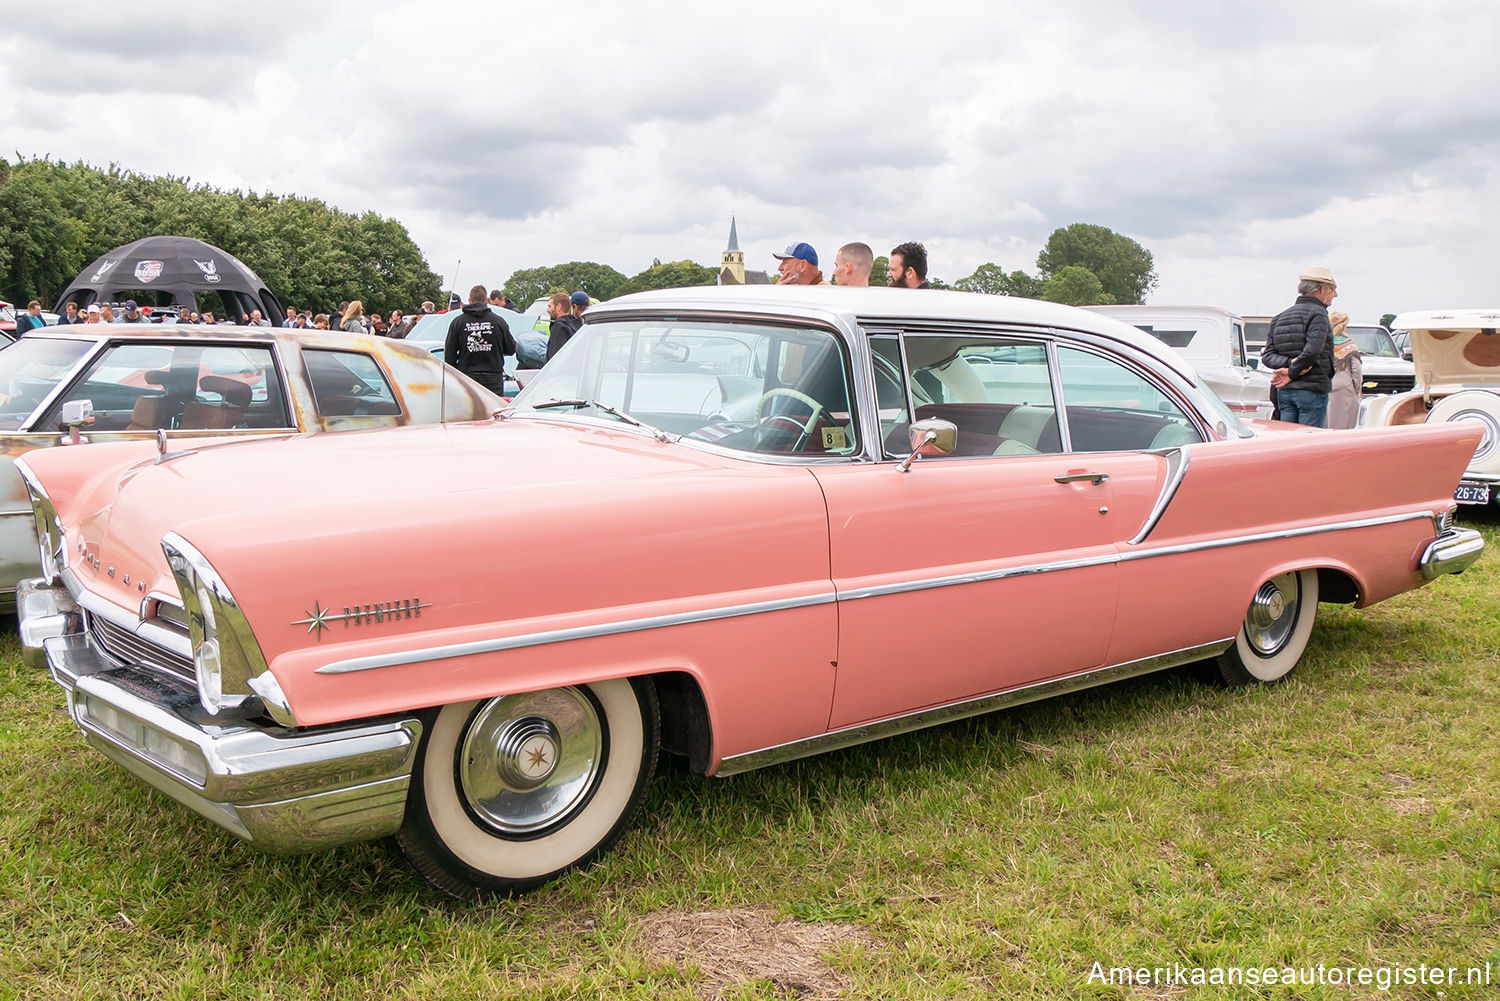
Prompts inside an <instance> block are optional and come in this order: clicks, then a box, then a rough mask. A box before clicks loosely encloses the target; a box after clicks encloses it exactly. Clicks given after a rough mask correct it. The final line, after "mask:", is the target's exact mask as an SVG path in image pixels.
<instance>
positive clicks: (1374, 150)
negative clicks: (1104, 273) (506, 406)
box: [0, 0, 1500, 322]
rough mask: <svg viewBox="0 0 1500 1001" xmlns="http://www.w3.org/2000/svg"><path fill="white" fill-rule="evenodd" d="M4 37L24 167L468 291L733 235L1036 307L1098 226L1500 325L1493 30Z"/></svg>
mask: <svg viewBox="0 0 1500 1001" xmlns="http://www.w3.org/2000/svg"><path fill="white" fill-rule="evenodd" d="M3 9H4V10H5V17H4V18H3V19H0V155H4V156H5V157H6V158H8V159H14V158H15V157H16V155H17V154H19V155H21V156H27V157H31V156H50V157H52V158H53V159H58V160H63V161H66V162H73V161H76V160H83V161H85V162H87V163H90V164H94V165H97V166H107V165H108V164H110V163H117V164H119V165H120V166H122V167H124V168H126V169H129V170H132V171H135V172H137V173H142V174H171V175H174V176H177V177H185V178H189V179H190V180H191V181H192V182H193V183H202V184H209V185H212V186H214V187H218V188H224V189H232V188H240V189H248V190H253V191H255V192H258V193H263V192H271V193H275V194H283V195H290V194H295V195H301V196H306V197H311V198H318V199H321V200H323V201H325V202H327V203H329V204H332V205H335V206H337V207H339V208H341V209H344V210H346V211H350V212H364V211H367V210H369V211H374V212H376V213H379V214H380V215H383V216H388V217H393V218H395V219H397V220H399V221H401V222H402V223H403V224H405V225H406V227H407V228H408V229H409V230H410V232H411V234H412V236H413V238H414V239H415V240H416V242H417V244H418V245H419V246H420V247H421V248H422V250H423V252H424V253H425V254H426V256H427V259H428V262H429V264H430V265H431V267H432V269H433V270H434V271H436V272H438V273H439V274H440V275H442V276H443V278H444V280H445V282H448V283H452V284H456V285H459V286H460V287H467V286H468V285H470V284H474V283H476V282H482V283H485V284H491V285H496V284H500V283H501V282H503V281H504V279H505V278H506V277H507V276H508V275H509V274H510V273H511V272H512V271H514V270H515V269H517V268H522V267H533V266H537V265H545V264H555V263H559V262H562V261H568V260H594V261H601V262H603V263H606V264H610V265H612V266H614V267H615V268H618V269H619V270H621V271H623V272H625V273H626V274H634V273H635V272H637V271H639V270H640V269H642V268H644V267H646V266H647V265H649V264H650V263H651V260H652V258H661V259H662V260H675V259H681V258H684V257H688V258H691V259H693V260H696V261H698V262H699V263H703V264H710V265H717V264H718V255H719V252H720V251H721V250H723V249H724V245H725V240H726V237H727V235H728V228H729V219H730V216H731V214H733V215H734V216H736V217H737V218H738V226H739V239H740V246H741V248H742V249H743V250H744V251H745V254H746V260H747V264H748V266H750V267H752V268H753V267H763V268H766V269H767V270H770V269H772V268H773V267H774V264H775V262H774V261H773V260H772V258H771V252H772V251H773V250H778V249H780V248H781V247H783V246H784V245H785V244H787V243H788V242H791V241H795V240H807V241H809V242H811V243H812V244H813V245H814V246H815V247H816V248H817V249H818V250H819V251H820V252H821V253H822V255H823V257H824V258H825V261H831V259H832V257H833V251H834V250H835V249H836V248H837V247H838V246H839V245H840V244H842V243H845V242H847V241H850V240H864V241H866V242H868V243H869V244H871V245H872V246H873V247H874V248H875V250H876V253H884V252H885V251H887V250H889V248H890V247H892V246H894V245H895V244H896V243H898V242H901V241H903V240H908V239H919V240H922V241H924V242H925V243H926V244H927V247H928V250H929V254H930V256H931V259H932V273H933V274H935V275H937V276H939V277H942V278H944V279H946V280H948V281H953V280H956V279H958V278H962V277H964V276H965V275H967V274H969V273H970V272H972V271H973V270H974V268H975V267H977V266H978V265H980V264H982V263H985V262H987V261H993V262H996V263H998V264H1000V265H1002V266H1003V267H1004V268H1005V269H1006V270H1008V271H1009V270H1016V269H1022V270H1025V271H1028V272H1035V269H1036V255H1037V251H1038V250H1040V249H1041V247H1042V245H1043V244H1044V243H1045V241H1046V239H1047V236H1048V234H1050V233H1051V232H1052V231H1053V230H1054V229H1056V228H1058V227H1060V226H1066V225H1068V224H1070V223H1074V222H1087V223H1095V224H1099V225H1103V226H1108V227H1110V228H1112V229H1114V230H1116V231H1117V232H1120V233H1123V234H1126V235H1128V236H1130V237H1132V238H1134V239H1135V240H1137V241H1139V242H1140V243H1141V244H1142V245H1144V246H1145V247H1146V248H1147V249H1148V250H1150V251H1151V252H1152V253H1153V254H1154V255H1155V259H1156V268H1157V272H1158V274H1159V276H1160V284H1159V286H1158V288H1157V289H1156V291H1155V292H1154V293H1153V294H1152V296H1151V297H1150V300H1149V301H1151V302H1155V303H1186V302H1193V303H1211V304H1214V305H1221V306H1224V307H1227V308H1230V309H1233V310H1236V311H1238V312H1241V313H1246V314H1254V313H1269V312H1275V311H1277V310H1278V309H1280V308H1282V307H1284V306H1285V305H1287V304H1288V303H1289V302H1290V301H1291V299H1292V297H1293V295H1294V285H1295V280H1296V275H1297V273H1298V272H1299V271H1300V270H1301V269H1302V268H1303V267H1304V266H1306V265H1311V264H1323V265H1326V266H1328V267H1330V268H1332V269H1333V271H1334V273H1335V275H1336V276H1337V277H1338V279H1339V286H1340V292H1341V298H1340V300H1339V302H1338V303H1337V305H1339V306H1341V307H1342V308H1345V309H1347V310H1348V311H1349V312H1350V314H1351V315H1352V316H1353V317H1354V319H1355V320H1356V322H1373V321H1374V320H1376V319H1377V318H1378V317H1379V315H1380V314H1381V313H1383V312H1399V311H1401V310H1405V309H1416V308H1431V307H1444V306H1494V305H1497V304H1500V302H1497V300H1500V287H1497V282H1496V280H1495V277H1494V271H1495V266H1494V260H1495V254H1496V251H1495V250H1494V247H1493V239H1492V237H1493V235H1494V234H1495V233H1496V232H1497V231H1500V94H1497V86H1496V76H1495V54H1496V51H1497V48H1500V14H1497V13H1496V8H1495V7H1494V5H1493V0H1473V2H1468V0H1453V2H1445V0H1434V2H1432V3H1427V4H1416V3H1411V2H1410V0H1400V2H1390V0H1359V2H1351V3H1344V2H1318V0H1300V2H1282V0H1258V2H1254V3H1215V2H1213V0H1192V2H1186V0H1158V2H1154V3H1132V2H1128V0H1052V2H1047V3H1024V4H1023V3H1007V2H1004V0H995V2H990V3H974V4H967V3H944V2H941V0H939V2H934V3H931V4H928V5H920V4H914V3H910V2H908V3H902V4H885V3H882V2H877V0H865V2H863V3H858V4H850V3H840V4H837V5H835V4H827V3H821V2H817V0H802V2H801V3H792V4H759V5H753V4H745V3H736V4H710V3H703V2H698V3H682V4H677V3H661V2H654V0H647V2H645V3H638V4H622V3H599V2H588V3H570V2H566V0H557V2H553V3H550V4H534V5H533V4H526V5H522V4H505V3H493V2H471V0H421V2H412V3H402V2H394V0H358V2H344V0H314V2H308V0H290V2H289V0H258V2H257V3H255V4H252V5H247V6H244V7H238V6H235V5H222V4H214V3H204V2H201V0H198V2H193V3H181V2H177V0H161V2H157V3H154V4H149V5H134V6H132V5H122V4H119V3H117V2H114V3H96V2H93V0H67V2H65V3H23V2H20V0H6V2H5V3H4V5H3ZM850 18H854V19H855V20H853V21H852V22H851V21H850ZM460 261H461V262H462V264H460V263H459V262H460ZM825 266H826V265H825Z"/></svg>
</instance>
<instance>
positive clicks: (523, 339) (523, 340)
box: [403, 306, 550, 396]
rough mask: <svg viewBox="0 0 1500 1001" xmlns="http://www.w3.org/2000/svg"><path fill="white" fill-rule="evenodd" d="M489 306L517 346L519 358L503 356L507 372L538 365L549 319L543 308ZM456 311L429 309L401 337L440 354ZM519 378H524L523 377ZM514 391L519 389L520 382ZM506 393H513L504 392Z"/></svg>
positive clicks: (544, 357)
mask: <svg viewBox="0 0 1500 1001" xmlns="http://www.w3.org/2000/svg"><path fill="white" fill-rule="evenodd" d="M490 309H492V310H494V311H495V312H496V313H497V314H498V315H499V316H500V318H501V319H503V320H504V321H505V326H506V327H507V329H509V330H510V333H511V336H512V337H514V338H515V339H516V346H517V347H518V348H520V357H519V358H518V357H517V356H516V355H506V356H505V372H506V375H507V376H514V375H515V373H517V372H520V371H524V370H530V369H538V368H541V367H542V364H543V363H544V362H546V360H547V326H548V325H549V324H550V321H548V319H547V313H546V310H543V311H542V313H541V315H540V316H537V315H535V314H531V313H517V312H514V311H513V310H509V309H496V307H494V306H491V307H490ZM456 315H457V313H456V311H453V310H447V311H444V312H442V313H429V314H428V315H427V316H424V317H422V318H421V319H419V320H418V321H417V322H416V323H414V324H412V326H411V329H410V330H408V331H407V333H406V336H405V337H404V338H403V340H407V341H410V342H411V343H413V344H420V345H422V346H423V347H424V348H426V349H427V350H429V351H431V352H432V353H433V354H434V355H436V356H437V357H439V358H442V357H443V349H444V347H445V342H446V341H447V339H448V327H449V325H450V324H452V323H453V317H454V316H456ZM544 321H545V322H544ZM446 360H447V359H444V361H446ZM522 381H523V382H524V379H523V380H522ZM516 391H517V392H519V391H520V387H519V386H518V387H517V390H516ZM506 395H507V396H509V395H514V394H511V393H507V394H506Z"/></svg>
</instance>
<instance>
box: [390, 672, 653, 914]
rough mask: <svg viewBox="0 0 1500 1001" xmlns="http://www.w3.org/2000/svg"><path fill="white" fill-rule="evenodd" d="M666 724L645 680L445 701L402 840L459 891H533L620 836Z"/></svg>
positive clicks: (422, 752) (469, 894)
mask: <svg viewBox="0 0 1500 1001" xmlns="http://www.w3.org/2000/svg"><path fill="white" fill-rule="evenodd" d="M660 731H661V723H660V711H659V709H658V707H657V702H656V695H655V689H654V688H653V687H652V686H651V684H650V683H649V682H644V681H642V682H637V681H629V680H617V681H604V682H598V683H596V684H591V685H577V686H569V687H565V688H552V689H548V690H546V691H541V692H526V693H522V694H517V695H502V696H499V697H497V698H493V699H482V700H479V701H476V702H465V703H457V704H454V705H449V706H444V707H443V708H441V709H439V710H437V711H436V713H435V714H434V716H433V718H432V719H431V721H430V725H429V726H428V727H427V728H426V732H425V733H424V735H423V737H422V743H421V746H420V748H419V749H418V752H417V762H416V766H415V768H414V769H413V772H412V781H411V789H410V792H409V794H408V797H409V798H408V802H407V809H406V818H405V820H404V821H403V823H402V826H401V830H400V831H399V832H398V833H397V834H396V842H397V844H398V845H399V846H400V848H401V851H402V853H403V854H404V855H405V856H406V858H407V860H408V861H409V862H411V864H412V866H413V867H414V868H415V869H416V870H417V871H418V872H419V873H421V874H422V876H423V878H425V879H426V880H427V881H428V882H429V883H431V884H432V885H433V886H435V887H437V888H438V889H439V890H442V891H443V892H444V893H447V894H450V895H452V896H455V897H460V898H465V899H475V898H482V897H487V896H495V895H507V894H513V893H517V892H520V891H522V890H527V889H530V888H531V887H534V886H537V885H539V884H541V883H544V882H546V881H547V880H549V879H552V878H553V877H555V876H558V875H560V874H561V873H563V872H565V871H567V870H568V869H571V868H573V867H574V866H578V865H583V864H585V863H587V862H590V861H592V860H593V859H595V858H597V857H598V856H599V855H600V854H602V853H603V852H604V851H605V850H606V849H608V848H609V847H610V846H611V845H612V844H614V842H615V841H616V840H618V839H619V837H620V835H621V834H622V833H623V832H624V830H625V827H626V826H627V825H628V824H629V823H630V821H631V819H632V818H633V817H634V816H635V813H636V811H637V810H638V809H639V808H640V804H641V800H642V799H643V798H644V796H645V793H646V788H647V787H648V786H649V785H650V784H651V778H652V775H653V774H654V772H655V769H656V757H657V751H658V748H659V746H660Z"/></svg>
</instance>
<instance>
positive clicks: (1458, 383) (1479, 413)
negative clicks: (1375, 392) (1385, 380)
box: [1360, 309, 1500, 504]
mask: <svg viewBox="0 0 1500 1001" xmlns="http://www.w3.org/2000/svg"><path fill="white" fill-rule="evenodd" d="M1395 325H1396V328H1397V329H1399V330H1405V331H1407V332H1408V333H1409V335H1410V337H1411V352H1412V364H1413V365H1414V366H1415V368H1416V386H1415V388H1413V389H1412V390H1411V391H1409V392H1405V393H1397V394H1394V395H1391V396H1381V397H1376V398H1374V399H1369V400H1366V401H1365V404H1364V407H1363V412H1362V413H1361V415H1360V424H1361V425H1363V426H1366V427H1390V426H1397V425H1403V424H1437V423H1442V422H1445V421H1469V422H1471V423H1472V424H1473V425H1474V426H1475V427H1476V428H1478V429H1479V430H1480V431H1481V432H1482V437H1481V439H1480V442H1479V448H1478V449H1477V450H1476V451H1475V452H1474V458H1473V459H1472V460H1470V462H1469V468H1468V470H1467V471H1466V472H1465V473H1464V478H1463V480H1462V481H1461V482H1460V483H1459V484H1458V487H1457V489H1456V490H1454V492H1453V499H1454V500H1456V501H1458V502H1459V503H1460V504H1489V503H1490V502H1491V501H1493V500H1495V498H1496V494H1497V493H1500V491H1497V486H1500V335H1497V334H1496V330H1497V328H1500V309H1439V310H1423V311H1419V312H1411V313H1402V314H1401V315H1400V316H1398V317H1396V320H1395Z"/></svg>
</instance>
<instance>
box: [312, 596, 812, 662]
mask: <svg viewBox="0 0 1500 1001" xmlns="http://www.w3.org/2000/svg"><path fill="white" fill-rule="evenodd" d="M836 600H838V596H837V595H836V594H834V593H833V592H831V591H830V592H827V593H825V594H813V595H808V596H807V597H805V598H781V599H778V600H776V601H757V602H752V603H750V604H746V605H729V606H726V607H724V608H707V609H704V610H703V611H701V612H679V613H677V614H674V615H653V616H650V617H649V618H644V619H626V620H624V621H623V622H607V623H603V624H601V625H597V626H579V627H577V628H576V629H552V630H549V631H547V632H542V633H527V634H523V635H520V636H506V637H504V638H501V639H492V640H475V641H473V642H471V643H450V644H447V645H445V646H436V647H429V648H428V649H426V650H412V651H409V652H406V653H390V654H379V655H376V656H373V657H351V658H350V659H348V660H336V661H333V662H332V663H329V664H324V665H323V666H322V667H320V668H318V669H317V671H316V673H318V674H348V673H349V672H351V671H372V670H375V669H376V668H381V667H400V666H403V665H406V664H422V663H426V662H428V661H433V660H446V659H448V658H450V657H468V656H471V655H473V654H478V653H496V652H498V651H501V650H519V649H521V648H523V647H529V646H543V645H545V644H548V643H567V642H570V641H572V640H583V639H594V638H595V637H599V636H617V635H619V634H620V633H635V632H641V631H642V630H646V629H664V628H666V627H668V626H683V625H689V624H692V623H695V622H712V621H714V620H715V619H733V618H738V617H739V616H742V615H760V614H761V613H763V612H781V611H786V610H788V609H793V608H810V607H812V606H814V605H831V604H833V603H834V602H835V601H836Z"/></svg>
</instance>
